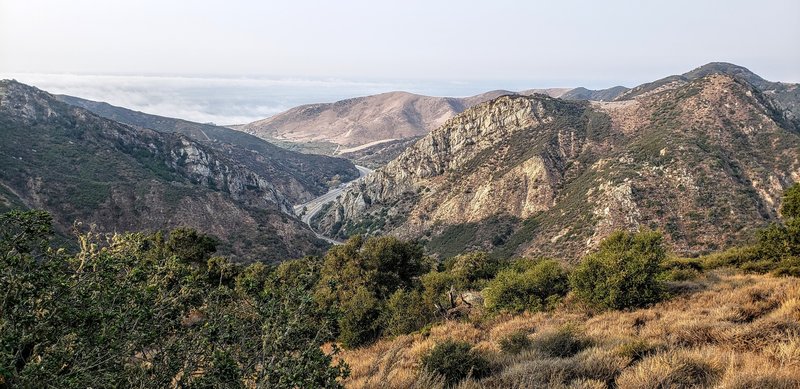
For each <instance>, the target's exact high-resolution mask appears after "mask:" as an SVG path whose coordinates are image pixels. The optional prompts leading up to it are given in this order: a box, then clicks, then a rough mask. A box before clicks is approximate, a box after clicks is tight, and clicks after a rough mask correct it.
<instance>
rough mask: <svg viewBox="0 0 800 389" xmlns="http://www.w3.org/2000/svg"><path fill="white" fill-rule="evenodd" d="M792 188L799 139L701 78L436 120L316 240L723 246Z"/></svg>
mask: <svg viewBox="0 0 800 389" xmlns="http://www.w3.org/2000/svg"><path fill="white" fill-rule="evenodd" d="M796 181H800V134H799V133H798V130H797V128H796V127H795V126H794V124H793V123H791V122H790V121H789V120H788V118H787V117H786V114H785V112H783V111H781V110H780V109H778V107H777V106H776V105H775V104H774V102H773V101H772V100H771V99H769V98H768V97H767V96H766V95H765V94H763V93H761V92H760V91H759V90H758V89H757V88H755V87H754V86H752V85H750V84H749V83H747V82H746V81H744V80H743V79H741V78H734V77H730V76H723V75H717V74H714V75H709V76H706V77H702V78H699V79H696V80H694V81H690V82H688V83H687V84H685V85H682V86H679V87H675V88H672V89H667V90H665V91H663V92H661V93H652V94H649V95H646V96H641V97H640V98H638V99H637V100H633V101H623V102H613V103H589V102H585V101H564V100H559V99H553V98H548V97H546V96H542V95H534V96H532V97H521V96H506V97H501V98H498V99H496V100H493V101H491V102H488V103H486V104H482V105H479V106H476V107H474V108H472V109H470V110H467V111H466V112H464V113H463V114H461V115H459V116H457V117H455V118H453V119H451V120H449V121H448V122H447V123H445V124H444V125H443V126H442V127H441V128H439V129H437V130H435V131H433V132H431V133H430V134H428V135H427V136H425V137H424V138H422V139H421V140H420V141H418V142H417V143H416V144H414V145H413V146H411V147H410V148H409V149H407V150H406V151H405V152H404V153H403V154H401V155H400V156H399V157H398V158H397V159H395V160H394V161H392V162H390V163H389V164H388V165H387V166H385V167H384V168H381V169H379V170H377V171H376V172H375V173H373V174H372V175H370V176H368V177H367V178H366V180H365V181H364V182H363V183H362V185H360V186H358V187H353V188H351V189H349V190H348V191H346V192H345V193H344V194H343V195H342V197H340V199H339V200H338V201H337V203H335V204H334V205H333V206H331V207H330V209H329V210H328V211H327V213H326V214H325V216H324V217H323V218H321V221H320V222H319V223H320V226H319V227H320V229H321V230H322V231H326V232H327V233H328V234H330V235H336V236H340V237H343V236H347V235H351V234H354V233H392V234H395V235H399V236H404V237H416V238H422V239H423V240H425V241H426V242H427V245H428V248H429V250H431V251H432V252H435V253H439V254H441V255H444V256H449V255H453V254H455V253H457V252H459V251H465V250H466V251H468V250H471V249H484V250H494V251H496V252H497V253H499V254H503V255H506V256H510V255H513V254H515V253H516V254H527V255H531V254H545V255H553V256H556V257H560V258H564V259H572V258H575V256H576V255H578V254H581V253H583V252H585V251H586V250H588V249H590V248H592V247H594V246H595V245H596V243H597V242H598V241H599V240H600V239H601V238H603V237H605V236H606V235H607V234H608V233H610V232H611V231H613V230H614V229H618V228H628V229H636V228H639V227H650V228H656V229H662V230H664V231H665V233H666V235H667V240H668V242H669V243H670V244H671V245H672V248H673V249H674V250H676V251H677V252H680V253H696V252H703V251H707V250H712V249H716V248H718V247H723V246H728V245H730V244H731V243H732V242H735V241H736V240H738V239H742V238H744V237H746V236H748V234H749V233H750V232H751V231H752V229H753V228H756V227H759V226H763V225H764V224H765V223H768V222H769V221H771V220H773V219H774V218H775V217H776V209H777V208H776V207H777V206H778V204H777V203H778V202H779V201H780V200H779V198H780V194H781V192H782V190H783V189H784V188H785V187H787V186H788V185H790V184H791V183H792V182H796Z"/></svg>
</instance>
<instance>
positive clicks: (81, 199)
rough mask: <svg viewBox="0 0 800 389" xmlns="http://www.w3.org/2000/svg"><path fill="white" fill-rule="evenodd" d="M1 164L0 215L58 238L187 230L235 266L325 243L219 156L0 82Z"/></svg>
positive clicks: (267, 188)
mask: <svg viewBox="0 0 800 389" xmlns="http://www.w3.org/2000/svg"><path fill="white" fill-rule="evenodd" d="M0 165H2V166H3V169H0V188H1V189H0V211H4V210H7V209H9V208H17V207H24V208H42V209H45V210H47V211H49V212H51V213H52V214H53V216H54V219H55V222H56V227H57V229H58V231H60V232H61V233H62V234H68V233H69V231H70V229H71V226H72V224H73V222H75V221H80V222H84V223H87V224H96V225H97V226H98V229H99V230H100V231H104V232H113V231H131V230H135V231H139V230H155V229H168V228H174V227H177V226H189V227H193V228H196V229H198V230H200V231H202V232H206V233H210V234H213V235H216V236H218V237H220V238H222V239H223V240H224V241H225V242H226V245H225V246H223V247H221V249H222V252H223V253H225V254H228V255H230V256H232V257H233V258H234V259H239V260H265V261H276V260H283V259H287V258H292V257H298V256H302V255H305V254H308V253H313V252H318V251H319V250H321V249H323V248H324V246H325V244H324V242H322V241H320V240H318V239H316V237H315V235H314V234H313V233H312V232H311V231H310V230H308V229H307V227H306V226H304V225H303V224H302V223H301V222H300V221H299V220H297V219H295V218H294V217H292V216H289V215H287V214H286V213H284V212H282V210H286V211H288V210H290V209H291V205H292V204H291V202H290V201H289V200H288V199H287V196H286V195H285V194H284V193H283V192H282V191H281V190H279V188H278V187H277V186H276V185H274V183H273V182H272V181H271V180H269V179H267V178H266V177H264V176H262V175H261V174H259V173H258V172H256V171H254V170H252V169H250V168H248V167H247V166H245V165H243V164H240V163H238V160H235V159H232V158H230V157H229V156H228V155H227V154H226V153H223V152H220V151H218V150H217V149H213V148H209V147H208V146H206V145H203V144H201V143H198V142H196V141H193V140H191V139H189V138H188V137H187V136H184V135H180V134H164V133H160V132H156V131H152V130H145V129H139V128H133V127H130V126H127V125H123V124H120V123H117V122H114V121H111V120H107V119H104V118H101V117H98V116H95V115H94V114H92V113H90V112H89V111H86V110H84V109H81V108H76V107H72V106H69V105H67V104H64V103H61V102H59V101H56V100H55V99H54V98H53V96H51V95H49V94H47V93H45V92H42V91H40V90H38V89H35V88H32V87H29V86H26V85H23V84H20V83H16V82H13V81H0ZM228 242H229V243H228Z"/></svg>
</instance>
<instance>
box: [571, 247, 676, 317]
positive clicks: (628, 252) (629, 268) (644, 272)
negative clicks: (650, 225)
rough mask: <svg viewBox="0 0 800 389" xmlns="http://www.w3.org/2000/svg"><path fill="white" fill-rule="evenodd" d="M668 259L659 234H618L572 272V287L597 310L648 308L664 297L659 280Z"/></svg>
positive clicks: (662, 287)
mask: <svg viewBox="0 0 800 389" xmlns="http://www.w3.org/2000/svg"><path fill="white" fill-rule="evenodd" d="M665 256H666V254H665V251H664V247H663V243H662V237H661V234H659V233H657V232H652V231H646V232H638V233H629V232H621V231H620V232H615V233H613V234H611V235H610V236H609V237H608V238H606V239H605V240H604V241H603V242H601V243H600V248H599V249H598V251H597V252H595V253H593V254H590V255H589V256H587V257H586V258H585V259H584V260H583V262H581V264H580V265H579V266H578V267H577V268H576V269H575V271H573V272H572V274H571V276H570V284H571V285H572V289H573V290H574V291H575V294H576V295H577V296H578V298H580V299H581V300H583V301H584V302H586V303H588V304H589V305H591V306H594V307H596V308H601V309H626V308H637V307H643V306H647V305H650V304H653V303H656V302H658V301H660V300H661V299H662V298H663V297H664V286H663V284H662V282H661V281H660V280H659V279H658V277H659V274H660V273H661V268H660V264H661V263H662V262H663V261H664V258H665Z"/></svg>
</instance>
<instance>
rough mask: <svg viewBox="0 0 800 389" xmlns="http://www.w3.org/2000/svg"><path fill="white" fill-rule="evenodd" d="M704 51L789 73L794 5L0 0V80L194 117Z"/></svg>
mask: <svg viewBox="0 0 800 389" xmlns="http://www.w3.org/2000/svg"><path fill="white" fill-rule="evenodd" d="M712 61H725V62H732V63H736V64H739V65H742V66H745V67H748V68H749V69H750V70H752V71H754V72H756V73H757V74H759V75H761V76H762V77H764V78H766V79H768V80H774V81H786V82H800V1H797V0H784V1H778V0H759V1H739V0H727V1H722V0H719V1H718V0H691V1H689V0H670V1H661V0H653V1H640V0H636V1H634V0H630V1H619V0H612V1H596V0H595V1H591V0H586V1H578V0H562V1H530V0H529V1H523V0H520V1H511V0H492V1H486V0H479V1H476V0H459V1H441V0H439V1H437V0H425V1H418V0H403V1H377V0H370V1H350V0H338V1H307V0H292V1H285V0H283V1H243V0H224V1H215V0H193V1H189V0H185V1H184V0H169V1H167V0H135V1H134V0H125V1H122V0H70V1H63V0H0V77H2V78H9V77H14V78H17V79H18V80H20V81H23V82H28V83H32V84H34V85H36V86H38V87H40V88H43V89H46V90H48V91H51V92H55V93H69V94H75V95H78V96H81V97H87V98H92V99H104V100H106V101H109V102H111V103H117V104H118V105H120V104H121V103H125V104H129V105H130V104H131V103H134V104H133V105H132V107H133V108H139V109H146V108H149V109H150V110H151V111H152V110H153V109H156V110H159V112H154V113H161V114H165V113H169V112H175V111H177V114H173V115H172V116H181V115H182V117H185V118H190V119H193V120H202V121H232V120H235V121H242V120H249V119H252V118H254V117H258V116H262V117H263V116H265V115H269V114H274V113H276V112H278V111H279V110H281V109H286V108H289V107H291V106H293V105H297V104H301V103H307V102H315V101H333V100H336V99H339V98H344V97H352V96H357V95H362V94H371V93H379V92H383V91H389V90H393V89H404V90H408V91H411V92H416V93H424V94H432V95H453V96H461V95H469V94H476V93H480V92H482V91H486V90H491V89H510V90H521V89H528V88H536V87H574V86H586V87H590V88H605V87H610V86H614V85H625V86H635V85H638V84H640V83H643V82H647V81H652V80H655V79H658V78H661V77H664V76H667V75H670V74H677V73H683V72H686V71H688V70H691V69H693V68H695V67H697V66H700V65H702V64H705V63H708V62H712ZM148 93H150V95H148ZM137 101H138V102H139V103H136V102H137ZM159 101H160V102H161V103H158V102H159ZM159 104H161V105H159ZM165 104H166V105H165ZM237 104H238V106H237ZM237 107H238V108H237ZM215 109H216V110H217V111H218V112H211V111H213V110H215ZM204 110H205V111H204Z"/></svg>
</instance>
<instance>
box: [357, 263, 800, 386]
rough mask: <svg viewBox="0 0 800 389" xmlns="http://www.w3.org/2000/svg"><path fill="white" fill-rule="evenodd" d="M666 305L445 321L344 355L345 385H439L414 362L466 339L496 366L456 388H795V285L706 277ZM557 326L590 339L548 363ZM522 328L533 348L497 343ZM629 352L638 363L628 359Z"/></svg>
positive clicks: (684, 286) (798, 297) (799, 340)
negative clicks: (513, 351) (546, 347)
mask: <svg viewBox="0 0 800 389" xmlns="http://www.w3.org/2000/svg"><path fill="white" fill-rule="evenodd" d="M672 286H673V289H674V290H675V291H676V293H678V292H677V291H682V292H679V293H680V294H678V295H677V296H676V297H675V298H673V299H672V300H669V301H666V302H663V303H660V304H657V305H655V306H653V307H652V308H648V309H639V310H633V311H630V312H606V313H599V314H597V315H592V313H591V312H589V313H587V311H586V310H585V309H583V308H582V307H579V306H577V305H576V304H575V303H572V302H570V300H569V299H568V300H567V302H565V303H564V304H563V306H561V307H559V308H558V309H557V310H555V311H554V312H548V313H536V314H523V315H518V316H501V317H496V318H494V319H489V320H486V321H483V322H479V323H476V324H473V323H469V322H458V321H449V322H445V323H443V324H439V325H437V326H435V327H433V328H431V329H430V331H423V332H424V333H417V334H412V335H406V336H400V337H397V338H394V339H388V340H382V341H380V342H378V343H376V344H374V345H372V346H369V347H366V348H363V349H357V350H352V351H347V352H345V353H344V354H343V358H344V359H345V360H346V361H347V363H348V364H349V365H350V367H351V369H352V374H351V376H350V378H348V380H347V381H346V382H345V384H346V385H347V386H348V387H352V388H378V387H381V388H383V387H394V388H399V387H413V386H414V385H417V386H416V387H433V388H435V387H441V384H440V383H439V382H437V380H436V378H435V377H431V376H429V375H427V374H425V373H421V372H420V368H419V360H420V358H421V357H422V355H424V354H425V353H427V352H428V351H429V350H430V349H432V348H433V347H434V345H435V344H437V343H439V342H442V341H444V340H446V339H455V340H460V341H466V342H469V343H471V344H473V345H475V348H476V349H477V350H480V351H482V352H483V353H484V354H485V355H486V356H487V357H488V358H489V359H490V361H492V362H493V364H494V365H495V366H496V368H495V372H494V374H493V375H492V376H490V377H488V378H484V379H483V380H480V381H478V380H468V381H467V382H463V383H462V384H461V386H460V387H461V388H479V387H583V388H605V387H607V385H617V387H619V388H653V387H657V386H658V385H659V384H662V385H666V387H680V385H681V384H687V383H705V384H706V386H713V387H726V388H729V387H753V388H755V387H760V388H767V387H770V388H794V387H800V279H797V278H774V277H771V276H763V275H738V274H731V273H726V272H725V271H715V272H711V273H707V274H706V275H705V276H704V277H703V278H701V279H698V280H695V281H691V282H682V283H676V284H673V285H672ZM564 325H571V326H575V327H576V328H578V329H579V331H582V333H583V335H582V336H584V337H586V338H587V339H589V340H590V341H591V343H592V345H591V346H589V347H587V348H586V349H584V350H583V351H581V352H579V353H578V354H576V355H574V356H572V357H567V358H552V357H548V356H547V355H544V354H543V353H542V352H540V351H537V348H536V344H537V343H539V344H541V342H542V341H543V340H544V339H545V338H546V337H548V335H549V334H552V333H553V331H555V330H556V329H558V328H561V327H563V326H564ZM518 330H524V331H526V332H527V333H528V334H529V337H530V338H531V340H532V341H533V343H534V347H533V348H532V349H530V350H528V351H524V352H522V353H520V354H517V355H510V354H506V353H503V352H502V351H500V347H499V342H500V340H501V339H503V338H504V337H506V336H508V335H509V334H511V333H513V332H515V331H518ZM635 350H639V351H642V354H645V355H642V356H640V357H632V356H631V354H636V353H635V352H632V351H635Z"/></svg>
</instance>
